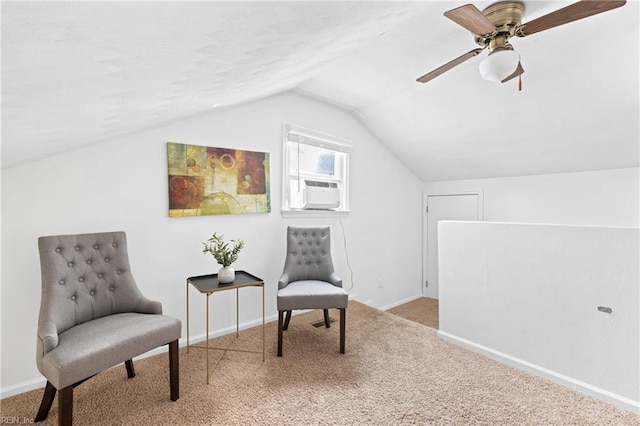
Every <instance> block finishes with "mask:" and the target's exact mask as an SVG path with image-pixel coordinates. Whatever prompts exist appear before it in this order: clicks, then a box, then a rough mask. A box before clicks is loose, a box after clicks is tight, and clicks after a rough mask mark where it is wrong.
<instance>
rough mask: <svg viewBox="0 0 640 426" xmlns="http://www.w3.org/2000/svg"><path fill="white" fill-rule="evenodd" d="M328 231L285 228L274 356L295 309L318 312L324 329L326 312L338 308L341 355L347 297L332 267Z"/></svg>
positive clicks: (343, 343) (317, 228)
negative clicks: (321, 315)
mask: <svg viewBox="0 0 640 426" xmlns="http://www.w3.org/2000/svg"><path fill="white" fill-rule="evenodd" d="M330 231H331V230H330V228H329V227H328V226H317V227H293V226H289V227H288V228H287V257H286V259H285V264H284V271H283V272H282V276H281V277H280V280H279V281H278V296H277V305H278V356H282V335H283V331H284V330H286V329H287V328H288V327H289V321H290V320H291V311H293V310H296V309H322V310H323V311H324V322H325V326H326V327H327V328H328V327H330V325H329V309H334V308H335V309H339V310H340V353H344V346H345V326H346V310H347V304H348V302H349V295H348V294H347V292H346V291H345V290H344V289H343V288H342V280H341V279H340V277H338V275H337V274H336V273H335V271H334V268H333V261H332V260H331V239H330V237H331V232H330ZM285 312H286V320H284V322H283V316H284V314H285Z"/></svg>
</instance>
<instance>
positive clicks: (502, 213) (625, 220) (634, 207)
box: [424, 167, 640, 227]
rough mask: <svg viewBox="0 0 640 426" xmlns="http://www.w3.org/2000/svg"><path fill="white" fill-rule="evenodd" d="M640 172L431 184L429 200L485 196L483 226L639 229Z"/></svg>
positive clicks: (428, 188)
mask: <svg viewBox="0 0 640 426" xmlns="http://www.w3.org/2000/svg"><path fill="white" fill-rule="evenodd" d="M638 181H639V169H638V168H637V167H636V168H628V169H615V170H601V171H590V172H580V173H562V174H552V175H538V176H522V177H507V178H492V179H474V180H457V181H440V182H427V183H425V184H424V192H425V194H444V193H450V192H460V191H469V190H478V189H480V190H482V191H483V194H484V220H486V221H494V222H526V223H556V224H571V225H599V226H628V227H638V226H640V220H639V217H640V215H639V213H638V212H639V209H638V203H639V199H638V197H639V193H640V188H639V185H638Z"/></svg>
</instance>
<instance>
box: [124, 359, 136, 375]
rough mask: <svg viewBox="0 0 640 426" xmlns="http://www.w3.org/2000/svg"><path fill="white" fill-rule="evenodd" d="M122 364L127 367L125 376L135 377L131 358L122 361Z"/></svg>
mask: <svg viewBox="0 0 640 426" xmlns="http://www.w3.org/2000/svg"><path fill="white" fill-rule="evenodd" d="M124 366H125V367H127V377H128V378H130V379H133V378H134V377H136V370H135V369H134V368H133V360H132V359H130V360H128V361H125V362H124Z"/></svg>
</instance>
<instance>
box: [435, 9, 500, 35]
mask: <svg viewBox="0 0 640 426" xmlns="http://www.w3.org/2000/svg"><path fill="white" fill-rule="evenodd" d="M444 16H446V17H447V18H449V19H451V20H452V21H453V22H455V23H456V24H458V25H461V26H463V27H465V28H466V29H468V30H469V31H471V32H472V33H474V34H478V35H486V34H492V33H494V32H495V31H496V26H495V25H493V23H492V22H491V21H490V20H489V19H487V17H486V16H484V15H483V14H482V12H480V11H479V10H478V8H477V7H475V6H474V5H472V4H465V5H464V6H460V7H457V8H455V9H451V10H448V11H446V12H445V13H444Z"/></svg>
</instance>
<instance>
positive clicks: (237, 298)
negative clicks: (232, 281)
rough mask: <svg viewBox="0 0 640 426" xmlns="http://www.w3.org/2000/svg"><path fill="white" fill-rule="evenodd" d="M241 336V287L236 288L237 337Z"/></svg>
mask: <svg viewBox="0 0 640 426" xmlns="http://www.w3.org/2000/svg"><path fill="white" fill-rule="evenodd" d="M238 337H240V289H239V288H236V339H237V338H238Z"/></svg>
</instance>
